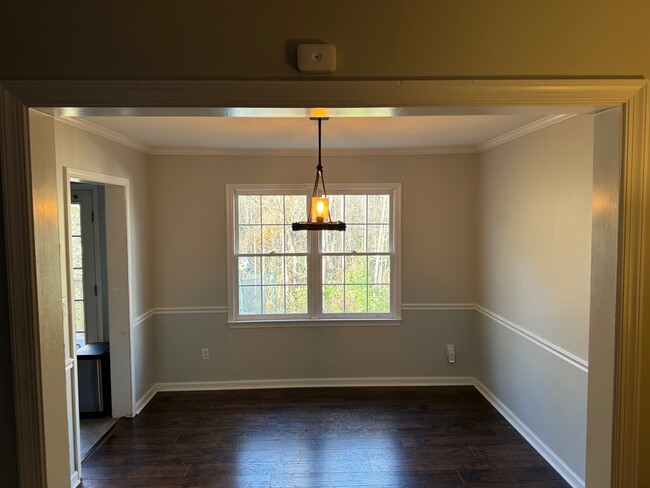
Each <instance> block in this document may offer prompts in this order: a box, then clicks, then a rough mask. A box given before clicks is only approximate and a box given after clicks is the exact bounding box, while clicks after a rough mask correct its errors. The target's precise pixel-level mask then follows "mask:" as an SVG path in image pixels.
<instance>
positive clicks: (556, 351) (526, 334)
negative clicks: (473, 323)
mask: <svg viewBox="0 0 650 488" xmlns="http://www.w3.org/2000/svg"><path fill="white" fill-rule="evenodd" d="M474 308H475V309H476V311H477V312H479V313H482V314H483V315H485V316H486V317H488V318H490V319H492V320H493V321H495V322H496V323H498V324H499V325H502V326H504V327H505V328H506V329H509V330H511V331H513V332H516V333H517V334H519V335H520V336H521V337H523V338H524V339H528V340H529V341H530V342H532V343H533V344H536V345H537V346H539V347H541V348H542V349H545V350H546V351H548V352H550V353H551V354H553V355H555V356H557V357H559V358H560V359H563V360H565V361H566V362H568V363H569V364H571V365H573V366H575V367H576V368H578V369H580V370H582V371H584V372H585V373H588V372H589V363H588V362H587V361H585V360H584V359H582V358H580V357H578V356H576V355H575V354H573V353H570V352H569V351H567V350H566V349H562V348H561V347H560V346H557V345H555V344H553V343H552V342H550V341H547V340H546V339H544V338H543V337H540V336H538V335H537V334H534V333H533V332H530V331H529V330H527V329H524V328H523V327H522V326H520V325H517V324H515V323H514V322H510V321H509V320H508V319H506V318H504V317H501V316H500V315H498V314H497V313H495V312H493V311H491V310H488V309H487V308H485V307H482V306H480V305H475V307H474Z"/></svg>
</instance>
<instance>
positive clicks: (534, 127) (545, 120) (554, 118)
mask: <svg viewBox="0 0 650 488" xmlns="http://www.w3.org/2000/svg"><path fill="white" fill-rule="evenodd" d="M576 115H577V114H559V115H548V116H546V117H542V118H541V119H539V120H536V121H535V122H531V123H530V124H526V125H524V126H522V127H519V128H518V129H514V130H511V131H510V132H506V133H505V134H503V135H500V136H498V137H495V138H494V139H490V140H489V141H486V142H484V143H483V144H479V145H478V146H477V147H476V152H477V153H478V152H483V151H486V150H488V149H492V148H493V147H497V146H500V145H501V144H505V143H506V142H510V141H514V140H515V139H519V138H520V137H523V136H525V135H528V134H531V133H533V132H536V131H538V130H541V129H545V128H546V127H550V126H552V125H555V124H557V123H559V122H562V121H564V120H567V119H570V118H571V117H574V116H576Z"/></svg>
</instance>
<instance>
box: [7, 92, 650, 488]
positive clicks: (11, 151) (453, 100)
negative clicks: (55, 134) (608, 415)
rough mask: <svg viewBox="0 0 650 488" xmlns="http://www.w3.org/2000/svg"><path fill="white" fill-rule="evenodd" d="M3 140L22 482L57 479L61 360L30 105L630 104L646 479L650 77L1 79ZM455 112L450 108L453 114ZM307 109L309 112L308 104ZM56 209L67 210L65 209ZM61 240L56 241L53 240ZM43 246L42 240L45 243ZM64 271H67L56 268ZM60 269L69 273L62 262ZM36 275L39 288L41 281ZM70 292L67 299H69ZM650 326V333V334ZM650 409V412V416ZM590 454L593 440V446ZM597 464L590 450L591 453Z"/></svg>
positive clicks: (633, 262)
mask: <svg viewBox="0 0 650 488" xmlns="http://www.w3.org/2000/svg"><path fill="white" fill-rule="evenodd" d="M0 90H1V92H0V131H1V133H0V138H1V139H0V142H1V143H2V152H1V153H0V162H1V163H2V172H3V173H2V182H3V205H4V209H5V210H4V211H5V229H6V235H7V238H6V240H7V263H8V276H9V303H10V329H11V334H12V361H13V374H14V387H15V393H14V394H15V399H14V400H15V405H16V428H17V429H16V430H17V437H18V442H17V444H18V459H19V466H18V470H19V474H20V478H21V480H22V484H23V486H46V485H47V475H46V466H45V458H46V453H45V448H44V444H45V441H44V439H45V436H46V426H45V425H44V422H43V411H44V408H46V407H47V408H48V409H49V408H54V409H56V408H61V406H60V405H46V403H47V399H46V398H44V397H43V395H42V386H41V380H42V372H43V371H44V370H45V369H46V368H48V367H50V366H52V365H48V364H46V362H47V361H48V358H42V357H41V354H40V346H41V345H40V339H39V327H40V326H41V325H42V323H43V321H44V319H45V318H46V317H47V315H46V314H47V313H50V314H51V313H52V312H51V310H50V309H46V308H43V307H40V306H39V304H40V302H39V291H38V290H39V289H42V288H40V287H41V285H42V282H43V281H47V280H52V279H58V277H57V278H54V276H55V274H56V273H52V272H49V271H50V270H51V269H52V270H54V268H55V267H58V266H59V263H58V262H49V261H41V262H37V246H36V245H35V232H36V233H38V231H39V230H40V228H39V225H40V224H41V223H42V222H43V220H44V219H46V217H47V216H45V215H43V213H42V212H41V211H40V209H39V208H36V207H37V206H36V205H35V202H36V203H39V201H38V198H39V192H40V190H41V188H40V187H39V186H38V184H37V183H38V181H37V179H36V176H38V175H34V174H32V171H31V162H30V153H29V133H28V129H29V123H28V112H27V111H28V109H29V108H32V107H33V108H36V107H39V108H42V107H75V109H73V110H76V109H78V108H82V109H83V108H84V107H88V108H92V107H123V108H124V107H126V108H127V109H126V110H123V111H122V112H123V113H125V114H127V113H128V112H129V109H135V111H137V109H138V108H147V107H148V108H156V107H170V108H172V107H173V108H190V109H203V110H204V112H203V113H205V114H209V113H210V111H211V110H212V111H220V113H223V109H228V108H255V107H258V108H273V107H282V108H296V109H300V108H304V107H324V108H336V107H353V108H359V109H360V111H363V110H364V109H365V108H368V107H373V108H378V109H380V110H382V109H381V108H382V107H396V108H397V109H398V110H399V108H400V107H402V108H405V109H408V108H414V107H428V108H440V110H441V113H448V111H449V110H451V109H452V108H458V109H459V110H460V111H462V110H463V108H470V107H474V108H476V107H480V108H481V109H482V110H484V111H485V113H490V109H491V108H493V109H497V107H499V106H522V107H524V106H545V107H548V108H551V107H553V108H554V109H555V110H556V111H557V110H561V108H562V107H564V106H569V105H570V106H576V105H577V106H583V107H585V111H589V110H591V109H593V108H594V107H596V106H615V105H618V106H621V107H622V109H623V118H624V120H623V135H622V143H623V154H622V180H621V219H620V227H621V231H620V232H621V234H620V241H619V244H620V247H619V249H620V252H619V268H618V277H619V283H618V290H619V291H618V297H617V298H618V314H617V320H616V322H617V331H616V333H617V345H616V364H615V365H614V368H615V371H616V373H615V375H616V391H615V395H614V400H615V406H614V407H615V419H614V425H615V432H614V446H613V452H614V460H613V461H614V464H613V466H614V468H613V480H612V486H615V487H617V488H623V487H625V488H630V487H636V486H637V482H638V480H637V478H638V467H639V463H640V459H639V436H638V432H639V428H640V425H641V422H640V418H641V405H640V403H639V401H640V391H641V383H640V382H641V379H642V378H641V375H640V367H641V363H640V354H641V352H642V351H643V352H644V353H646V354H648V355H650V351H649V350H648V348H649V347H650V346H648V345H645V344H644V345H642V344H641V340H640V339H641V332H642V328H643V327H644V326H645V327H646V328H647V327H648V324H644V322H643V321H644V308H643V306H644V303H648V299H649V296H650V290H649V289H650V287H649V286H648V285H647V283H649V282H650V267H649V266H648V265H647V262H646V260H647V256H646V254H645V253H644V246H645V248H650V239H649V238H648V231H649V230H650V229H648V222H647V221H646V219H648V216H650V202H649V196H650V195H649V193H650V163H649V160H650V156H649V154H648V152H649V147H650V144H649V142H650V134H649V133H648V130H647V129H646V127H647V126H648V124H649V122H648V111H647V99H646V92H647V82H646V81H645V80H642V79H561V80H546V79H544V80H519V79H518V80H508V79H503V80H406V81H404V80H401V81H400V80H392V81H338V80H330V81H6V82H3V83H2V84H1V85H0ZM445 111H447V112H445ZM306 115H307V114H306ZM55 213H56V210H55ZM56 243H57V242H56V241H54V242H53V243H52V245H55V244H56ZM40 244H41V245H42V242H40ZM55 271H56V270H55ZM56 272H58V271H56ZM37 280H38V284H39V288H37ZM60 303H61V301H60V300H59V304H60ZM647 333H648V331H646V334H647ZM646 415H647V414H646ZM587 452H588V454H587V455H588V458H589V446H588V451H587ZM587 461H588V463H589V459H588V460H587Z"/></svg>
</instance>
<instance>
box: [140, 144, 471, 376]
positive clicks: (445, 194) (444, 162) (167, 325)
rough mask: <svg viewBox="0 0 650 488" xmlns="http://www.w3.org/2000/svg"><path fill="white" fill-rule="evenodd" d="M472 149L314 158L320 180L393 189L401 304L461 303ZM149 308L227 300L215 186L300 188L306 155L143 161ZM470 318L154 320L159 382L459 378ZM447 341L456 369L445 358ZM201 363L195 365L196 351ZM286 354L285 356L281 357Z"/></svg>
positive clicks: (465, 297) (309, 163)
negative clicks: (392, 322) (398, 187)
mask: <svg viewBox="0 0 650 488" xmlns="http://www.w3.org/2000/svg"><path fill="white" fill-rule="evenodd" d="M476 160H477V158H476V155H475V154H459V155H445V156H375V157H369V156H359V157H328V158H325V166H326V171H327V182H328V184H332V183H336V182H346V183H355V182H356V183H402V218H403V229H402V300H403V302H404V303H438V304H440V303H472V302H473V280H474V262H473V246H474V242H475V225H474V220H473V209H474V199H475V195H476V189H475V165H476ZM150 168H151V174H152V188H153V193H152V195H153V208H154V209H155V211H154V213H153V220H154V225H153V241H154V242H155V243H156V244H155V246H153V248H152V252H153V256H154V265H153V268H152V269H153V271H154V279H153V283H154V287H155V303H156V307H160V308H166V307H172V308H174V307H197V306H212V307H214V306H225V305H227V280H228V276H227V272H226V260H227V253H226V207H225V205H226V184H228V183H279V184H282V183H310V182H311V180H312V178H313V177H314V174H315V168H314V161H313V158H310V157H244V156H236V157H235V156H233V157H216V156H214V157H209V156H201V157H197V156H154V157H153V158H152V161H151V166H150ZM471 317H472V315H471V312H442V311H409V312H405V313H404V321H403V324H402V326H401V327H369V328H366V327H347V328H345V327H334V328H332V327H311V328H302V329H286V328H285V329H282V328H268V330H262V329H250V330H234V329H229V328H228V326H227V325H226V315H224V314H192V315H188V314H182V313H180V312H177V313H169V314H166V315H157V316H156V344H157V346H156V347H157V359H156V364H157V367H156V371H157V374H158V381H159V382H161V383H166V382H183V381H185V382H187V381H231V380H257V379H284V378H303V379H304V378H306V379H309V378H350V377H356V378H359V377H363V378H368V377H373V378H385V377H406V376H419V377H425V376H467V375H469V374H470V372H471V357H472V356H473V353H472V351H473V347H474V346H473V344H472V340H471ZM447 343H455V344H456V347H457V351H458V355H459V361H458V364H456V365H455V366H450V365H448V364H447V363H446V356H445V344H447ZM203 347H209V348H210V351H211V359H210V360H209V361H201V359H200V352H201V348H203ZM287 350H290V351H292V353H291V354H289V355H287V354H286V351H287Z"/></svg>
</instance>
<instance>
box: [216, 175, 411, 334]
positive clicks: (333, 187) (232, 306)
mask: <svg viewBox="0 0 650 488" xmlns="http://www.w3.org/2000/svg"><path fill="white" fill-rule="evenodd" d="M312 187H313V185H312V184H309V183H301V184H226V239H227V242H226V250H227V267H226V270H227V288H228V321H227V323H228V325H229V326H230V327H232V328H256V327H313V326H318V325H320V326H355V325H356V326H396V325H400V324H401V321H402V317H401V303H402V299H401V298H402V297H401V293H402V280H401V277H402V274H401V269H402V266H401V239H402V226H401V206H402V184H401V183H338V184H336V183H334V184H332V183H330V184H328V190H329V192H328V193H330V194H332V195H336V194H337V193H339V192H340V193H345V194H354V193H358V194H373V193H378V194H380V193H389V194H390V195H391V230H392V232H391V236H390V238H391V240H392V250H391V251H390V252H389V253H387V254H388V255H390V256H391V257H392V259H391V271H390V273H391V275H390V277H391V311H392V312H391V313H390V314H373V313H364V314H352V313H350V314H323V312H322V310H321V306H322V304H321V303H320V302H319V300H318V297H320V296H321V295H320V293H318V292H317V290H316V288H318V287H320V286H322V283H321V279H319V280H318V282H317V283H316V279H315V278H314V276H313V274H314V273H320V270H321V258H322V256H323V253H321V251H320V244H321V243H320V239H321V233H320V232H319V233H317V234H312V235H310V236H309V238H308V239H307V260H308V261H309V263H308V266H307V283H308V290H309V297H308V314H306V315H304V314H300V315H293V314H292V315H274V316H270V315H263V316H262V315H251V316H240V315H239V314H238V313H237V307H238V290H239V283H238V273H237V272H236V271H237V270H236V267H235V259H236V254H235V244H236V243H235V240H236V239H237V238H238V234H237V231H236V229H235V225H236V223H237V214H236V212H237V206H236V205H235V199H236V197H237V195H246V194H249V195H264V194H267V195H276V194H279V193H282V194H292V193H293V194H305V195H306V196H307V197H308V198H309V196H310V195H311V190H312ZM314 246H316V248H315V249H314ZM335 254H338V253H335ZM362 255H365V253H363V254H362Z"/></svg>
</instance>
